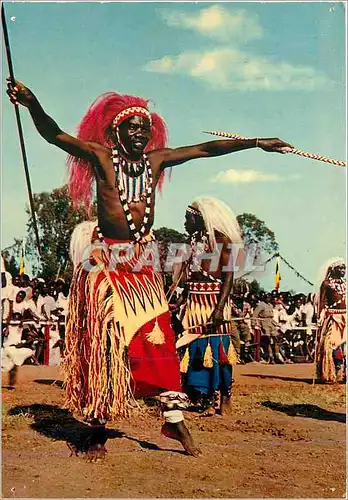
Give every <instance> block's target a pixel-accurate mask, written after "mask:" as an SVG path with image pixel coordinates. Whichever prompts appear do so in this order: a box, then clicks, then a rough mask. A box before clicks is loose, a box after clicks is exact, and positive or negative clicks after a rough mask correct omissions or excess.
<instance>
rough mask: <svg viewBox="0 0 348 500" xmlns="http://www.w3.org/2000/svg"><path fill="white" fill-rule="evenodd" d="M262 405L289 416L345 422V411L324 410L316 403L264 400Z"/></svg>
mask: <svg viewBox="0 0 348 500" xmlns="http://www.w3.org/2000/svg"><path fill="white" fill-rule="evenodd" d="M262 406H264V407H266V408H270V409H271V410H274V411H279V412H281V413H286V414H287V415H289V416H290V417H306V418H314V419H317V420H331V421H334V422H340V423H343V424H344V423H346V415H345V413H339V412H335V411H329V410H325V409H324V408H320V406H317V405H311V404H283V403H276V402H273V401H264V402H263V403H262Z"/></svg>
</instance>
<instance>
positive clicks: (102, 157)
mask: <svg viewBox="0 0 348 500" xmlns="http://www.w3.org/2000/svg"><path fill="white" fill-rule="evenodd" d="M103 149H104V151H101V152H100V154H99V155H98V157H99V162H100V164H99V165H96V166H95V167H94V171H95V178H96V183H97V207H98V224H99V227H100V230H101V232H102V233H103V235H104V236H105V237H107V238H113V239H120V240H129V239H132V234H131V232H130V231H129V227H128V223H127V220H126V217H125V214H124V210H123V207H122V204H121V201H120V196H119V192H118V187H117V183H116V173H115V169H114V165H113V162H112V155H111V149H108V148H103ZM148 158H149V161H150V165H151V170H152V176H153V181H152V182H153V185H152V199H151V212H150V217H149V221H148V224H147V228H146V232H145V234H147V233H148V232H149V231H150V229H151V227H152V225H153V221H154V209H155V199H156V186H157V183H158V179H159V170H160V165H159V161H158V159H157V155H156V153H155V152H151V153H149V154H148ZM128 206H129V209H130V211H131V214H132V216H133V220H134V224H135V226H136V228H137V229H138V230H139V229H140V227H141V226H142V222H143V219H144V215H145V207H146V202H145V201H140V202H137V203H130V204H129V205H128Z"/></svg>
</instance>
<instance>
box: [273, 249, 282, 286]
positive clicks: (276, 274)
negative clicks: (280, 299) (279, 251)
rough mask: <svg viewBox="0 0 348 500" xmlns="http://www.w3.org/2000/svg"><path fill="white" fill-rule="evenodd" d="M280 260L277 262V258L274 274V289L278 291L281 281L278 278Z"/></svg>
mask: <svg viewBox="0 0 348 500" xmlns="http://www.w3.org/2000/svg"><path fill="white" fill-rule="evenodd" d="M279 264H280V260H279V257H277V264H276V272H275V281H274V289H275V290H277V291H279V288H280V280H281V276H280V266H279Z"/></svg>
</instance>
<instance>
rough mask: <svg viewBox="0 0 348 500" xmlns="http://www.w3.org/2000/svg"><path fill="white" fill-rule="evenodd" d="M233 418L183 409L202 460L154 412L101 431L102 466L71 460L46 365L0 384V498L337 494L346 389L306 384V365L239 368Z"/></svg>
mask: <svg viewBox="0 0 348 500" xmlns="http://www.w3.org/2000/svg"><path fill="white" fill-rule="evenodd" d="M235 372H236V373H235V379H236V382H235V385H234V403H233V406H234V413H233V414H232V415H231V416H224V417H221V416H215V417H210V418H207V417H206V418H204V417H201V416H198V415H197V414H195V413H186V421H187V425H188V426H189V428H190V430H191V431H192V434H193V436H194V438H195V440H196V441H197V443H198V445H199V446H200V447H201V449H202V451H203V456H201V457H200V458H193V457H189V456H187V455H185V453H184V452H183V451H182V449H181V446H180V444H179V443H176V442H175V441H172V440H169V439H167V438H165V437H163V436H161V434H160V427H161V422H162V419H161V417H160V415H159V413H158V408H157V407H156V406H152V407H151V406H149V405H148V404H145V403H144V402H141V411H139V410H138V411H136V412H135V414H134V416H133V417H132V418H131V419H129V420H127V421H120V422H117V423H115V424H114V425H112V426H110V429H111V430H110V438H109V441H108V443H107V449H108V452H109V453H108V454H107V457H106V459H105V461H104V463H89V462H87V461H86V460H85V459H84V458H82V457H70V456H69V455H70V451H69V449H68V446H67V442H74V439H75V440H76V439H77V438H78V436H80V435H81V434H83V432H84V431H85V425H84V424H83V423H81V422H79V421H77V420H76V419H74V417H73V416H72V415H71V414H69V413H68V412H67V411H65V410H62V401H63V392H62V389H61V384H60V383H59V382H58V383H53V382H54V381H55V380H56V379H57V378H58V379H59V376H58V373H57V370H56V369H55V368H53V367H43V366H39V367H34V366H24V367H22V368H21V369H20V372H19V380H18V385H17V387H16V389H15V390H9V389H8V388H6V385H5V384H6V383H7V379H6V378H5V377H4V379H3V389H2V396H3V419H2V424H3V429H2V465H3V475H2V496H3V497H5V498H19V497H26V498H49V497H50V498H76V497H80V498H100V497H104V498H345V491H346V486H345V474H346V470H345V458H346V457H345V449H346V446H345V437H346V433H345V425H344V424H345V421H346V415H345V386H343V385H337V386H326V385H325V386H324V385H314V386H313V385H312V380H311V377H312V374H313V365H308V364H294V365H284V366H279V365H275V366H268V365H260V364H257V363H253V364H248V365H244V366H242V365H238V366H237V367H236V370H235Z"/></svg>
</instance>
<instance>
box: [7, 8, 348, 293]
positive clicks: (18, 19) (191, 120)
mask: <svg viewBox="0 0 348 500" xmlns="http://www.w3.org/2000/svg"><path fill="white" fill-rule="evenodd" d="M6 14H7V19H8V29H9V35H10V41H11V47H12V52H13V61H14V67H15V73H16V76H17V78H18V79H20V80H21V81H23V83H25V84H26V85H27V86H28V87H29V88H31V89H32V90H33V91H34V92H35V94H36V95H37V97H38V98H39V100H40V102H41V104H42V105H43V106H44V108H45V110H46V111H47V112H48V113H49V114H50V115H51V116H52V117H53V118H54V119H55V120H56V121H57V122H58V124H59V125H60V126H61V128H63V129H64V130H66V131H67V132H69V133H74V131H75V129H76V126H77V124H78V122H79V121H80V119H81V118H82V116H83V114H84V113H85V111H86V110H87V108H88V106H89V105H90V104H91V102H92V101H93V100H94V99H95V98H96V97H97V96H98V95H99V94H101V93H103V92H106V91H109V90H116V91H118V92H121V93H129V94H135V95H141V96H143V97H147V98H150V99H152V100H153V101H154V105H155V107H154V109H155V110H156V111H157V112H159V113H160V114H162V116H163V117H164V118H165V120H166V122H167V125H168V129H169V145H170V146H171V147H176V146H182V145H186V144H195V143H199V142H204V141H205V140H210V139H211V137H209V136H206V135H204V134H202V131H203V130H223V131H229V132H234V133H238V134H241V135H245V136H250V137H256V136H258V137H280V138H281V139H283V140H285V141H288V142H290V143H292V144H294V145H295V146H296V147H297V148H298V149H303V150H306V151H310V152H313V153H319V154H323V155H326V156H329V157H332V158H336V159H344V158H345V157H346V102H345V97H346V86H345V83H346V82H345V13H344V5H343V3H332V2H330V3H328V2H315V3H309V2H299V3H292V2H290V3H285V2H284V3H282V2H281V3H253V2H232V3H227V2H226V3H176V2H173V3H165V2H163V3H162V2H160V3H128V4H127V3H100V4H99V3H82V2H81V3H70V2H66V3H6ZM3 74H4V75H6V74H7V67H6V61H5V60H4V59H3ZM3 80H5V77H4V78H3ZM2 99H3V113H2V119H3V121H2V130H3V132H2V146H3V148H2V149H3V154H2V181H3V183H2V184H3V186H2V208H3V219H2V247H5V246H7V245H10V244H11V243H12V240H13V237H17V238H19V237H23V236H24V234H25V223H26V216H25V213H24V206H25V204H26V202H27V193H26V187H25V182H24V174H23V168H22V163H21V156H20V150H19V146H18V138H17V131H16V126H15V119H14V113H13V109H12V106H11V105H10V104H9V103H8V102H6V101H7V96H6V93H5V84H4V83H3V87H2ZM21 116H22V121H23V129H24V133H25V140H26V147H27V155H28V160H29V165H30V172H31V178H32V185H33V190H34V191H35V192H41V191H49V190H52V189H53V188H56V187H58V186H60V185H62V184H63V183H64V182H65V180H66V170H65V154H64V152H61V151H60V150H58V149H55V148H54V147H53V146H50V145H49V144H46V143H45V141H44V140H43V139H41V138H40V136H39V135H38V134H37V132H36V130H35V128H34V126H33V125H32V123H31V120H30V117H29V116H28V113H27V112H26V110H23V111H22V112H21ZM202 195H209V196H215V197H217V198H220V199H222V200H223V201H225V202H226V203H228V204H229V205H230V206H231V208H232V209H233V210H234V212H235V213H236V214H239V213H242V212H251V213H254V214H256V215H257V216H258V217H259V218H261V219H262V220H264V221H265V222H266V224H267V225H268V226H269V227H270V228H271V229H272V230H273V231H274V232H275V233H276V238H277V241H278V242H279V245H280V252H281V253H282V254H283V255H284V257H285V258H286V259H287V260H288V261H289V262H290V263H292V264H293V265H294V266H295V267H296V268H297V269H298V270H299V271H300V272H301V273H302V274H304V275H305V276H306V277H307V278H308V279H309V280H311V281H313V280H315V279H316V276H317V272H318V269H319V267H320V266H321V265H322V264H323V262H325V260H326V259H328V258H330V257H333V256H336V255H345V241H346V232H345V225H346V223H345V196H346V171H345V169H344V168H341V167H332V166H330V165H328V164H325V163H322V162H318V161H315V160H309V159H304V158H301V157H297V156H295V155H279V154H267V153H265V152H263V151H261V150H250V151H242V152H238V153H234V154H232V155H229V156H225V157H222V158H214V159H205V160H196V161H193V162H190V163H187V164H185V165H181V166H178V167H176V168H175V169H174V170H173V173H172V178H171V182H170V183H168V184H167V185H166V186H165V187H164V191H163V196H162V197H161V196H159V197H158V200H157V216H156V220H155V226H156V227H159V226H162V225H165V226H168V227H173V228H175V229H178V230H180V231H182V230H183V217H184V212H185V208H186V206H187V205H188V204H189V203H190V202H191V201H192V200H193V199H194V198H195V197H197V196H202ZM273 267H274V266H271V267H270V268H269V269H268V270H267V273H266V276H263V278H262V282H263V284H264V285H265V286H266V287H272V283H273V273H274V269H273ZM281 272H282V287H283V288H284V289H290V288H292V289H296V290H303V291H310V288H309V287H308V286H307V285H306V284H305V283H304V282H302V281H300V280H298V278H296V276H295V275H294V274H293V273H291V272H289V271H288V270H287V269H286V268H285V267H284V265H282V266H281Z"/></svg>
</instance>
